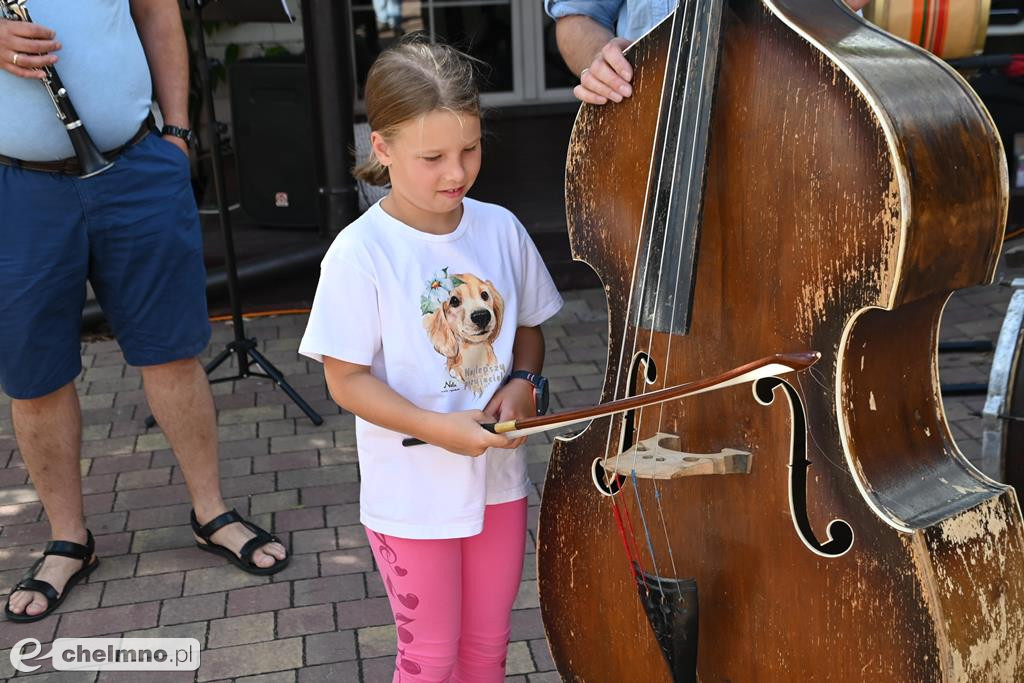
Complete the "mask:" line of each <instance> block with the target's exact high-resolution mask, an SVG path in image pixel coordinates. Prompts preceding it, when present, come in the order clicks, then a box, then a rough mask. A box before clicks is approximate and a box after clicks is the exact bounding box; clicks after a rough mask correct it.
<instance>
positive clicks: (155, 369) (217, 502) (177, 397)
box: [140, 358, 286, 567]
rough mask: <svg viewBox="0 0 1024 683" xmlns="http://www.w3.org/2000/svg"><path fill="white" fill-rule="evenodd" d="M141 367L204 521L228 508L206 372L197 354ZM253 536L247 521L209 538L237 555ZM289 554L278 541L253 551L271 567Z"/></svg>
mask: <svg viewBox="0 0 1024 683" xmlns="http://www.w3.org/2000/svg"><path fill="white" fill-rule="evenodd" d="M140 370H141V371H142V379H143V384H144V386H145V389H146V398H147V399H148V400H149V407H150V408H152V410H153V416H154V417H155V418H156V420H157V422H158V423H159V424H160V428H161V429H162V430H163V432H164V435H165V436H166V437H167V441H168V442H170V444H171V448H172V449H173V450H174V455H175V456H176V457H177V458H178V464H180V465H181V472H182V474H183V475H184V476H185V485H186V486H187V487H188V492H189V495H190V496H191V497H192V507H193V508H194V509H195V511H196V519H198V520H199V523H200V524H205V523H206V522H209V521H210V520H211V519H213V518H214V517H216V516H217V515H219V514H221V513H222V512H227V509H228V508H227V506H226V505H225V503H224V498H223V496H222V495H221V491H220V463H219V462H218V459H217V417H216V412H215V411H214V407H213V394H212V393H211V392H210V383H209V381H208V380H207V379H206V373H205V372H203V367H202V366H201V365H200V364H199V361H198V360H196V359H195V358H189V359H187V360H180V361H174V362H172V363H164V364H162V365H148V366H143V367H141V368H140ZM253 536H254V534H253V533H252V532H251V531H250V530H249V529H247V528H246V527H245V526H243V525H241V524H238V523H235V524H229V525H227V526H226V527H224V528H223V529H221V530H219V531H218V532H217V533H215V534H214V535H213V536H212V537H211V540H212V541H213V542H214V543H217V544H219V545H222V546H224V547H226V548H229V549H230V550H232V551H233V552H234V553H235V554H238V552H239V550H240V549H241V548H242V546H243V545H245V542H246V541H248V540H249V539H250V538H252V537H253ZM285 554H286V551H285V549H284V546H282V545H281V544H280V543H268V544H267V545H265V546H263V547H262V548H260V549H258V550H256V552H255V553H253V562H255V563H256V564H257V565H258V566H260V567H269V566H271V565H273V564H274V562H276V561H277V560H283V559H284V558H285Z"/></svg>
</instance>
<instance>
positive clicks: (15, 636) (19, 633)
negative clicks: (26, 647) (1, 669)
mask: <svg viewBox="0 0 1024 683" xmlns="http://www.w3.org/2000/svg"><path fill="white" fill-rule="evenodd" d="M58 619H60V616H59V615H58V614H51V615H50V616H48V617H46V618H45V619H41V620H39V621H31V622H29V623H27V624H15V623H12V622H10V621H7V620H6V619H4V620H3V621H2V622H0V648H11V647H13V646H14V644H15V643H17V642H18V641H19V640H21V639H22V638H35V639H36V640H38V641H39V642H41V643H49V642H51V641H52V640H53V634H54V631H56V629H57V621H58ZM8 651H9V650H8ZM10 661H11V660H10V659H9V658H7V657H2V658H0V662H3V663H6V664H10Z"/></svg>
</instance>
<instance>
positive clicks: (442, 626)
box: [366, 498, 526, 683]
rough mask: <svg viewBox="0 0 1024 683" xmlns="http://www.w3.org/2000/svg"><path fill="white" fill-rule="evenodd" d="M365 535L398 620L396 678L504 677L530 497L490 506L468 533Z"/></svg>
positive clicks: (466, 680)
mask: <svg viewBox="0 0 1024 683" xmlns="http://www.w3.org/2000/svg"><path fill="white" fill-rule="evenodd" d="M366 535H367V537H369V539H370V548H371V549H372V550H373V557H374V558H375V559H376V560H377V567H378V568H379V569H380V574H381V579H383V581H384V585H385V586H386V587H387V591H388V599H389V600H390V601H391V611H392V612H393V613H394V615H395V624H396V625H397V626H398V656H397V657H396V658H395V675H394V677H393V679H392V681H393V683H399V682H401V683H411V682H413V681H417V682H418V681H423V682H427V681H429V682H431V683H447V682H448V681H452V682H453V683H490V682H491V681H495V682H496V683H501V682H502V681H504V680H505V656H506V654H507V653H508V637H509V632H510V628H509V621H510V619H511V616H512V603H513V602H515V599H516V593H517V592H518V590H519V581H520V579H521V578H522V573H523V552H524V545H525V542H526V499H525V498H523V499H521V500H516V501H512V502H510V503H502V504H500V505H488V506H487V508H486V510H485V512H484V530H483V531H482V532H481V533H479V534H477V535H476V536H470V537H468V538H442V539H428V540H424V539H408V538H396V537H395V536H385V535H384V534H379V533H377V532H376V531H372V530H370V529H367V530H366Z"/></svg>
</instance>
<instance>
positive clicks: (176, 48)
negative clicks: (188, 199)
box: [131, 0, 189, 154]
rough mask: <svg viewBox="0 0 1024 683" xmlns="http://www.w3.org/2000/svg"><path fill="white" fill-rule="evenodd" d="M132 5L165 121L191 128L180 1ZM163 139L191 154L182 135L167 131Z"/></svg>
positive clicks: (137, 0)
mask: <svg viewBox="0 0 1024 683" xmlns="http://www.w3.org/2000/svg"><path fill="white" fill-rule="evenodd" d="M131 8H132V19H134V21H135V27H136V28H137V29H138V31H139V39H140V40H141V41H142V49H143V50H145V51H146V61H147V62H149V72H150V74H151V75H152V78H153V92H154V94H155V95H156V101H157V104H159V105H160V113H161V114H163V118H164V123H166V124H168V125H171V126H178V127H179V128H188V127H189V120H188V47H187V45H186V43H185V31H184V29H183V28H182V26H181V10H180V9H179V8H178V2H177V0H131ZM164 139H165V140H167V141H169V142H172V143H174V144H175V145H177V146H178V147H180V148H181V149H182V151H184V152H185V154H188V145H187V144H186V143H185V141H184V140H182V139H181V138H178V137H174V136H172V135H165V136H164Z"/></svg>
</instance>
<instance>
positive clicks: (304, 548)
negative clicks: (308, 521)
mask: <svg viewBox="0 0 1024 683" xmlns="http://www.w3.org/2000/svg"><path fill="white" fill-rule="evenodd" d="M291 537H292V542H291V551H292V552H293V553H295V554H297V555H298V554H304V553H316V552H320V551H323V550H334V549H336V548H337V547H338V538H337V535H336V534H335V532H334V529H331V528H327V529H306V530H304V531H295V532H293V533H292V535H291Z"/></svg>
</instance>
